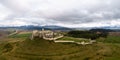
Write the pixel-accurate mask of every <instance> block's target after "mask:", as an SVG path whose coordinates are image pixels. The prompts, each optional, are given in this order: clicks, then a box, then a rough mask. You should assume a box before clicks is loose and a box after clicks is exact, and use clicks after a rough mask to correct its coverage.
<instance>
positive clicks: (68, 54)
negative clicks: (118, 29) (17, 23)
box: [0, 36, 120, 60]
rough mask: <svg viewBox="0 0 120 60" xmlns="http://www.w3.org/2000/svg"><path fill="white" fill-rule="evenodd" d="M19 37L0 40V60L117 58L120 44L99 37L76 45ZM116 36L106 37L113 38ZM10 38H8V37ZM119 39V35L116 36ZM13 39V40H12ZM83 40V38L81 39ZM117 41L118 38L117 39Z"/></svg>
mask: <svg viewBox="0 0 120 60" xmlns="http://www.w3.org/2000/svg"><path fill="white" fill-rule="evenodd" d="M18 38H19V37H16V38H12V39H13V42H10V41H11V40H8V41H5V42H3V43H2V41H0V42H1V43H0V60H119V59H120V52H119V51H120V44H119V43H116V41H115V42H113V43H112V42H109V41H104V40H105V39H99V40H101V41H99V40H98V43H95V44H92V45H85V46H83V45H77V44H65V43H64V44H63V43H54V42H53V41H47V40H44V39H39V38H36V39H35V40H29V39H28V38H22V39H24V40H22V41H20V40H19V41H16V40H18ZM113 38H115V40H116V37H110V36H109V37H108V38H106V40H108V39H113ZM9 39H10V38H9ZM61 39H63V40H68V39H69V40H74V39H75V40H81V39H80V38H72V37H63V38H61ZM117 39H119V37H117ZM14 40H15V41H14ZM83 40H84V39H83ZM118 42H119V40H118Z"/></svg>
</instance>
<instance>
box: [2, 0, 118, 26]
mask: <svg viewBox="0 0 120 60" xmlns="http://www.w3.org/2000/svg"><path fill="white" fill-rule="evenodd" d="M21 25H60V26H65V27H102V26H120V0H0V26H21Z"/></svg>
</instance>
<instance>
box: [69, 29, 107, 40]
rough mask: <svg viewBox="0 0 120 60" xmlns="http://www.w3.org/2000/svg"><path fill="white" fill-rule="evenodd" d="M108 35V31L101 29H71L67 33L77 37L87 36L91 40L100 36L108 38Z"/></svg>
mask: <svg viewBox="0 0 120 60" xmlns="http://www.w3.org/2000/svg"><path fill="white" fill-rule="evenodd" d="M107 35H108V32H99V31H96V32H94V31H90V30H89V31H77V30H75V31H69V32H68V33H67V36H71V37H75V38H87V39H91V40H95V39H97V38H99V37H104V38H106V37H107Z"/></svg>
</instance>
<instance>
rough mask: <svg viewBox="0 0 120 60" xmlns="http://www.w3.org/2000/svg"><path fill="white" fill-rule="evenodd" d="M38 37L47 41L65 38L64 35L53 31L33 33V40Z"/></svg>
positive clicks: (36, 31)
mask: <svg viewBox="0 0 120 60" xmlns="http://www.w3.org/2000/svg"><path fill="white" fill-rule="evenodd" d="M36 37H38V38H43V39H46V40H56V39H58V38H61V37H63V35H62V34H60V33H56V32H53V31H51V30H44V29H42V30H41V31H38V30H34V31H33V33H32V37H31V40H33V39H34V38H36Z"/></svg>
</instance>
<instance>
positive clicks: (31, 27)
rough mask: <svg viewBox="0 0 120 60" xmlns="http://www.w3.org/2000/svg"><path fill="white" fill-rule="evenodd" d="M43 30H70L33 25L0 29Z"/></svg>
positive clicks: (60, 27) (52, 26)
mask: <svg viewBox="0 0 120 60" xmlns="http://www.w3.org/2000/svg"><path fill="white" fill-rule="evenodd" d="M42 28H44V29H45V30H72V29H71V28H67V27H62V26H54V25H51V26H34V25H28V26H16V27H0V29H19V30H42Z"/></svg>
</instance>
